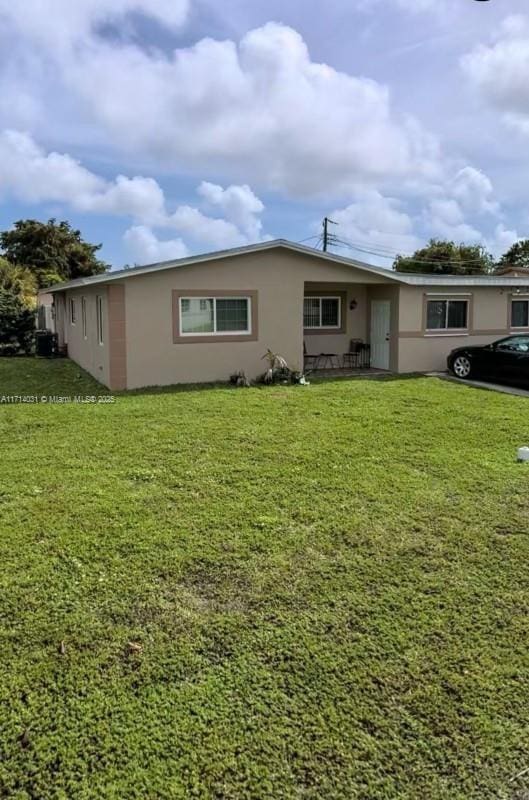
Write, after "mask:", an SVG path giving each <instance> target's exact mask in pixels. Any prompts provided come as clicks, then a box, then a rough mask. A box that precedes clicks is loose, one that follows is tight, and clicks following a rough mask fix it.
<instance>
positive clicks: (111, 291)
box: [96, 283, 127, 391]
mask: <svg viewBox="0 0 529 800" xmlns="http://www.w3.org/2000/svg"><path fill="white" fill-rule="evenodd" d="M97 297H98V295H97V296H96V303H97ZM107 309H108V311H107V319H108V354H109V380H108V382H109V386H110V389H115V390H116V391H122V390H123V389H126V388H127V326H126V308H125V285H124V284H123V283H115V284H110V285H109V286H108V290H107ZM98 347H99V345H98Z"/></svg>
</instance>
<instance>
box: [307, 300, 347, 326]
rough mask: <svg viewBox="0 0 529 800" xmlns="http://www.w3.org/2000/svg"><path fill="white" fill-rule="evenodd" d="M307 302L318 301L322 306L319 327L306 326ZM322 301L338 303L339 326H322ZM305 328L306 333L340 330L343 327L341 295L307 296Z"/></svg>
mask: <svg viewBox="0 0 529 800" xmlns="http://www.w3.org/2000/svg"><path fill="white" fill-rule="evenodd" d="M305 300H318V301H319V304H320V324H319V325H305ZM322 300H336V301H337V303H338V324H337V325H322V324H321V301H322ZM303 327H304V329H305V330H306V331H319V330H324V331H327V330H333V331H334V330H336V331H338V330H340V328H341V327H342V298H341V297H340V296H339V295H330V294H322V295H316V294H306V295H305V296H304V297H303Z"/></svg>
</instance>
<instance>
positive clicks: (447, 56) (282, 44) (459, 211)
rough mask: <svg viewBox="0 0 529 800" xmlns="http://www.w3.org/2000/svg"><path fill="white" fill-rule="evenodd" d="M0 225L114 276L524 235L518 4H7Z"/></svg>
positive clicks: (382, 259) (526, 131)
mask: <svg viewBox="0 0 529 800" xmlns="http://www.w3.org/2000/svg"><path fill="white" fill-rule="evenodd" d="M0 59H1V61H2V68H1V69H0V229H7V228H9V227H11V226H12V224H13V223H14V222H15V220H18V219H23V218H33V219H40V220H47V219H49V218H50V217H55V218H57V219H68V220H69V221H70V222H71V223H72V224H73V225H74V226H75V227H76V228H79V229H80V230H81V232H82V234H83V236H84V237H85V238H86V239H87V240H89V241H91V242H97V243H99V242H101V243H102V245H103V247H102V249H101V257H102V258H103V259H104V260H105V261H107V262H108V263H109V264H111V265H112V268H114V269H116V268H120V267H122V266H124V265H125V264H145V263H152V262H155V261H160V260H166V259H171V258H180V257H183V256H186V255H188V254H194V253H200V252H208V251H212V250H217V249H223V248H227V247H236V246H240V245H244V244H249V243H254V242H258V241H266V240H269V239H274V238H279V237H281V238H287V239H291V240H293V241H304V242H305V243H306V244H308V245H314V246H316V245H318V237H319V235H320V232H321V221H322V218H323V217H324V216H326V215H327V216H329V217H331V218H332V219H333V220H334V221H335V222H336V223H338V224H337V225H336V226H333V228H332V232H333V233H334V234H335V235H337V236H339V238H340V239H341V240H342V242H345V243H346V244H343V243H342V244H341V245H340V247H339V248H338V247H337V248H336V252H340V253H341V254H343V255H349V256H351V257H353V258H358V259H360V260H364V261H367V262H370V263H377V264H381V265H383V266H388V267H389V266H391V263H392V260H393V257H394V256H395V254H396V253H403V254H406V253H411V252H413V251H414V250H415V249H416V248H417V247H420V246H422V245H423V244H424V243H425V242H426V241H428V239H430V238H432V237H437V238H443V239H444V238H449V239H452V240H454V241H457V242H467V243H473V244H474V243H478V244H482V245H484V246H485V247H487V248H488V249H489V250H491V251H492V252H493V253H494V255H496V256H499V255H501V253H503V252H505V250H507V249H508V248H509V247H510V246H511V245H512V244H513V243H514V242H515V241H517V240H518V239H523V238H526V237H527V236H529V204H528V201H527V196H528V191H529V190H528V185H529V174H528V172H529V169H528V167H529V161H528V155H529V7H528V5H527V0H488V1H487V2H477V0H329V2H326V3H322V2H321V0H281V1H280V0H76V2H75V3H73V2H72V0H19V2H17V3H14V2H13V0H0Z"/></svg>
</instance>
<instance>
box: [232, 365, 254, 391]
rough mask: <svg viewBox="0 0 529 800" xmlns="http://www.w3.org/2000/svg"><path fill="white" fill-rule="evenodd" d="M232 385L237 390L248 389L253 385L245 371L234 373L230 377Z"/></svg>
mask: <svg viewBox="0 0 529 800" xmlns="http://www.w3.org/2000/svg"><path fill="white" fill-rule="evenodd" d="M230 383H231V385H232V386H237V388H241V387H244V388H246V389H247V388H249V387H250V386H251V385H252V384H251V383H250V381H249V379H248V378H247V377H246V374H245V372H244V370H239V372H234V373H233V375H230Z"/></svg>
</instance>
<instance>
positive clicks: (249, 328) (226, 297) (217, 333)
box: [178, 295, 252, 337]
mask: <svg viewBox="0 0 529 800" xmlns="http://www.w3.org/2000/svg"><path fill="white" fill-rule="evenodd" d="M182 300H199V301H200V302H201V303H202V301H207V300H211V301H213V330H212V331H188V332H185V333H184V331H183V324H182V323H183V311H182ZM217 300H246V309H247V319H248V324H247V327H246V330H244V331H218V330H217ZM178 312H179V313H178V318H179V334H180V336H184V337H185V336H248V335H250V334H251V332H252V298H251V297H247V296H245V295H239V296H237V297H234V296H233V295H222V296H219V297H208V296H207V295H204V296H203V297H186V296H182V297H179V298H178Z"/></svg>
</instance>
